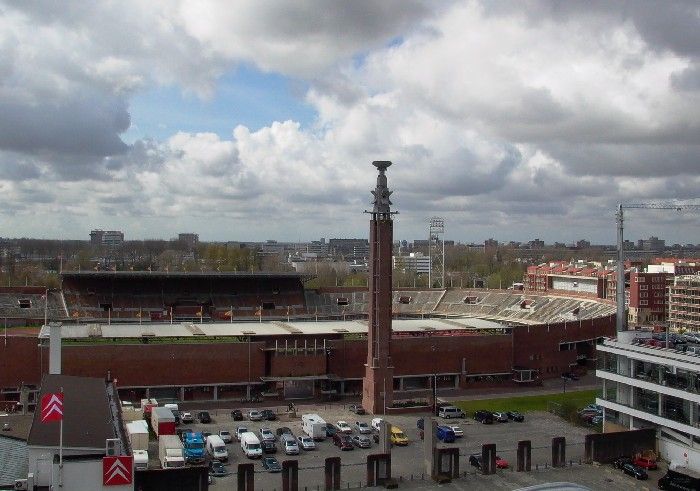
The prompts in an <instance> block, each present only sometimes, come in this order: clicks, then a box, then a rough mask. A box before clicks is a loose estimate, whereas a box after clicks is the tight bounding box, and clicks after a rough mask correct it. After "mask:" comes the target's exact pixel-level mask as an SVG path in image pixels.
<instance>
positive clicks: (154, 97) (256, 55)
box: [0, 0, 700, 243]
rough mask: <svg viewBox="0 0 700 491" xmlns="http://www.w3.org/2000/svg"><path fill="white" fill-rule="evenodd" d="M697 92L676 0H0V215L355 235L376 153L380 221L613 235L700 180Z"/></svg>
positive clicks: (645, 227) (399, 233)
mask: <svg viewBox="0 0 700 491" xmlns="http://www.w3.org/2000/svg"><path fill="white" fill-rule="evenodd" d="M699 102H700V6H699V5H698V3H697V2H695V1H689V2H681V1H679V2H670V3H669V2H663V3H659V2H645V1H643V0H634V1H630V2H625V1H620V2H608V1H600V2H598V1H588V2H560V1H541V2H537V1H532V2H529V1H527V2H526V1H518V2H515V1H513V2H499V1H488V2H478V1H474V2H471V1H467V2H446V1H440V2H422V1H418V0H382V1H367V0H355V1H352V2H349V1H335V2H333V1H328V0H308V1H303V0H298V1H295V2H289V1H286V0H280V1H272V0H270V1H267V0H262V1H261V0H250V1H246V0H237V1H236V2H227V1H216V0H182V1H176V0H171V1H160V0H150V1H148V2H143V1H141V0H134V1H130V0H122V1H119V2H111V1H110V2H107V1H104V2H95V1H94V0H86V1H78V0H74V1H71V2H49V1H44V2H42V1H32V0H25V1H22V2H15V1H3V0H0V236H3V237H21V236H33V237H45V238H81V239H86V238H87V237H88V233H89V231H90V229H91V228H104V229H121V230H124V231H125V233H126V235H127V238H135V239H139V238H169V237H171V236H174V235H176V234H177V233H178V232H197V233H199V234H200V237H201V238H202V239H203V240H264V239H268V238H275V239H279V240H310V239H316V238H319V237H355V236H358V237H366V236H367V229H368V226H367V216H366V215H363V213H362V212H363V211H364V210H365V209H368V208H369V207H370V193H369V190H370V189H371V188H372V187H373V186H374V179H375V175H376V174H375V172H374V169H373V167H371V165H370V164H371V162H372V161H373V160H391V161H393V162H394V166H393V167H391V169H390V170H389V172H388V177H389V184H390V187H391V188H393V189H394V204H395V208H396V209H397V210H399V211H400V215H399V216H398V217H397V223H396V227H395V235H396V237H397V238H406V239H413V238H422V237H424V236H426V235H427V220H428V218H429V217H430V216H433V215H439V216H443V217H445V220H446V237H447V238H451V239H455V240H460V241H482V240H484V239H485V238H488V237H495V238H497V239H499V240H529V239H532V238H534V237H541V238H543V239H545V240H547V241H555V240H557V241H564V242H571V241H573V240H576V239H579V238H589V239H592V240H593V241H594V242H599V243H612V242H613V241H614V239H615V224H614V208H615V204H616V203H618V202H620V201H622V202H639V201H650V200H693V199H694V198H696V197H700V104H699ZM690 202H694V203H698V202H699V201H697V200H696V201H690ZM628 217H629V224H628V225H629V227H628V231H627V233H628V237H629V238H632V239H636V238H639V237H648V236H650V235H658V236H662V237H665V238H667V239H668V240H669V241H671V242H682V243H686V242H693V243H697V242H700V238H699V237H698V235H699V234H698V232H699V231H700V227H698V223H699V219H700V214H698V213H697V212H696V213H691V212H687V213H686V212H684V213H677V212H656V213H654V212H648V211H633V212H630V213H628Z"/></svg>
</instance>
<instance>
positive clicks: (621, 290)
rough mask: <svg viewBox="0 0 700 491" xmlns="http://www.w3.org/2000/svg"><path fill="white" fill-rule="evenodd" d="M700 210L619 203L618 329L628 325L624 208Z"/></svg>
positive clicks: (622, 329) (674, 204)
mask: <svg viewBox="0 0 700 491" xmlns="http://www.w3.org/2000/svg"><path fill="white" fill-rule="evenodd" d="M629 209H642V210H675V211H683V210H700V205H686V204H677V203H663V202H657V203H619V204H618V205H617V213H616V214H615V216H616V218H617V285H616V291H615V294H616V295H615V297H616V302H617V318H616V328H617V331H618V332H620V331H624V330H626V327H627V315H626V311H625V251H624V243H625V241H624V222H625V217H624V210H629Z"/></svg>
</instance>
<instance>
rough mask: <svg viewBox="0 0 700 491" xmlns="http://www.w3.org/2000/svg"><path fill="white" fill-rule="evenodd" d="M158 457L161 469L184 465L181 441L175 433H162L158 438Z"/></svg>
mask: <svg viewBox="0 0 700 491" xmlns="http://www.w3.org/2000/svg"><path fill="white" fill-rule="evenodd" d="M158 458H159V459H160V465H161V467H163V469H169V468H171V467H184V466H185V457H184V456H183V454H182V442H181V441H180V439H179V438H178V437H177V436H175V435H163V436H161V437H159V438H158Z"/></svg>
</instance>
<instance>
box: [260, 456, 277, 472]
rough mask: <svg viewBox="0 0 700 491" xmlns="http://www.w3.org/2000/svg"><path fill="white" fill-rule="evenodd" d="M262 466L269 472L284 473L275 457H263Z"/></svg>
mask: <svg viewBox="0 0 700 491" xmlns="http://www.w3.org/2000/svg"><path fill="white" fill-rule="evenodd" d="M262 466H263V469H265V470H266V471H267V472H282V466H281V465H280V462H279V460H277V459H276V458H274V457H263V458H262Z"/></svg>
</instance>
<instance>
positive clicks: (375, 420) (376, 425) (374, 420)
mask: <svg viewBox="0 0 700 491" xmlns="http://www.w3.org/2000/svg"><path fill="white" fill-rule="evenodd" d="M382 421H384V420H383V419H382V418H372V422H371V423H370V424H369V425H370V426H371V427H372V429H373V430H374V431H379V425H381V424H382Z"/></svg>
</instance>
